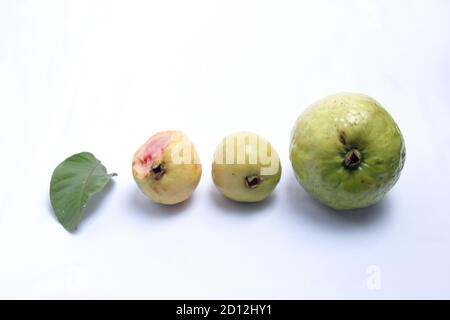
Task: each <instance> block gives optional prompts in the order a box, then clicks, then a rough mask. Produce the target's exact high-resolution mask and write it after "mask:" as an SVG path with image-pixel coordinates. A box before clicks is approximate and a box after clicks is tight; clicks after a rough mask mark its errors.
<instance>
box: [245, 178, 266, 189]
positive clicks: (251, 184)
mask: <svg viewBox="0 0 450 320" xmlns="http://www.w3.org/2000/svg"><path fill="white" fill-rule="evenodd" d="M261 182H262V178H261V177H260V176H248V177H245V185H246V186H247V187H248V188H250V189H254V188H256V187H257V186H259V185H260V184H261Z"/></svg>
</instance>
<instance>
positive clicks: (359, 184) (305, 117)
mask: <svg viewBox="0 0 450 320" xmlns="http://www.w3.org/2000/svg"><path fill="white" fill-rule="evenodd" d="M353 149H356V150H357V151H358V152H359V154H360V160H361V162H360V163H359V165H357V167H355V168H351V169H349V168H348V166H347V167H346V165H345V163H344V159H345V156H346V155H348V152H349V151H351V150H353ZM405 154H406V153H405V143H404V140H403V136H402V133H401V132H400V129H399V127H398V126H397V124H396V123H395V121H394V120H393V118H392V117H391V116H390V115H389V113H388V112H387V111H386V110H385V109H384V108H383V107H382V106H381V105H380V104H379V103H378V102H377V101H375V100H374V99H372V98H371V97H369V96H366V95H363V94H355V93H341V94H336V95H332V96H328V97H325V98H323V99H322V100H320V101H318V102H316V103H314V104H313V105H312V106H310V107H309V108H307V109H306V110H305V111H304V112H303V114H301V115H300V117H299V118H298V119H297V121H296V123H295V126H294V129H293V131H292V137H291V145H290V159H291V163H292V166H293V169H294V171H295V174H296V177H297V180H298V181H299V183H300V184H301V185H302V186H303V188H304V189H305V190H306V191H307V192H308V193H310V194H311V195H312V196H313V197H315V198H317V199H318V200H319V201H320V202H322V203H323V204H325V205H327V206H329V207H331V208H334V209H336V210H349V209H356V208H365V207H368V206H371V205H373V204H375V203H377V202H378V201H380V200H381V199H382V198H383V197H384V195H385V194H386V193H387V192H388V191H389V190H390V189H391V188H392V187H393V186H394V184H395V183H396V182H397V180H398V178H399V177H400V172H401V170H402V168H403V165H404V162H405Z"/></svg>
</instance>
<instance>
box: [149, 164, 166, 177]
mask: <svg viewBox="0 0 450 320" xmlns="http://www.w3.org/2000/svg"><path fill="white" fill-rule="evenodd" d="M150 172H151V175H152V177H153V179H155V180H156V181H158V180H159V179H161V178H162V176H163V175H164V174H165V173H166V170H165V166H164V163H162V162H155V163H154V164H153V165H152V167H151V169H150Z"/></svg>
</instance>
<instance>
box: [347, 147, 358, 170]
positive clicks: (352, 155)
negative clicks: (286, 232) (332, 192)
mask: <svg viewBox="0 0 450 320" xmlns="http://www.w3.org/2000/svg"><path fill="white" fill-rule="evenodd" d="M361 162H362V155H361V152H359V150H358V149H356V148H352V149H350V151H348V152H347V153H346V154H345V157H344V167H345V168H346V169H348V170H355V169H357V168H358V167H359V165H360V164H361Z"/></svg>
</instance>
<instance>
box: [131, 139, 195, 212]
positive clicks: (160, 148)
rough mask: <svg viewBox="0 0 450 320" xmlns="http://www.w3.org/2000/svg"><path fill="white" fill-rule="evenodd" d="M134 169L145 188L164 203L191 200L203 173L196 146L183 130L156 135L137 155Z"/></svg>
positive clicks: (135, 155)
mask: <svg viewBox="0 0 450 320" xmlns="http://www.w3.org/2000/svg"><path fill="white" fill-rule="evenodd" d="M132 169H133V177H134V179H135V181H136V183H137V184H138V186H139V188H140V189H141V191H142V192H143V193H144V194H145V195H146V196H147V197H149V198H150V199H151V200H153V201H154V202H157V203H161V204H176V203H180V202H182V201H184V200H186V199H188V198H189V197H190V196H191V194H192V192H194V190H195V188H196V187H197V185H198V183H199V181H200V177H201V175H202V166H201V164H200V160H199V157H198V155H197V152H196V150H195V148H194V145H193V144H192V142H191V141H190V140H189V138H188V137H187V136H186V135H185V134H184V133H182V132H180V131H164V132H159V133H157V134H155V135H154V136H152V137H151V138H150V139H149V140H148V141H147V142H146V143H144V144H143V145H142V146H141V147H140V148H139V149H138V150H137V151H136V153H135V154H134V157H133V164H132Z"/></svg>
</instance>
